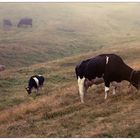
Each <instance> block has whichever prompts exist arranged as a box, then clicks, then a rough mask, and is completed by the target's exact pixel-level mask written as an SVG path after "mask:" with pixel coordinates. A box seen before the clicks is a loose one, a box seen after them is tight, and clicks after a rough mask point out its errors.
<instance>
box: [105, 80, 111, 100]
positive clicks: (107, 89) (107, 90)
mask: <svg viewBox="0 0 140 140" xmlns="http://www.w3.org/2000/svg"><path fill="white" fill-rule="evenodd" d="M109 85H110V83H109V82H105V99H107V94H108V92H109Z"/></svg>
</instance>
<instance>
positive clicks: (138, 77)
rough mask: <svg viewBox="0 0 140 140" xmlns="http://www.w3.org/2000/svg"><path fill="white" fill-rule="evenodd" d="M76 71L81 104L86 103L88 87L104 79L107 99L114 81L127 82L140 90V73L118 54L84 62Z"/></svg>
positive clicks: (99, 56)
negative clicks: (85, 96) (85, 95)
mask: <svg viewBox="0 0 140 140" xmlns="http://www.w3.org/2000/svg"><path fill="white" fill-rule="evenodd" d="M75 71H76V76H77V79H78V86H79V94H80V98H81V102H84V94H85V93H86V91H87V89H88V87H89V86H91V85H92V84H94V83H95V82H96V80H97V81H98V78H101V79H102V78H103V81H104V83H105V99H106V98H107V93H108V92H109V87H110V83H111V82H114V81H115V82H121V81H122V80H126V81H129V82H130V83H131V84H132V85H133V86H134V87H135V88H136V89H139V88H140V71H135V70H133V69H132V68H131V67H129V66H128V65H126V64H125V63H124V61H123V60H122V58H121V57H120V56H118V55H116V54H101V55H98V56H96V57H93V58H90V59H87V60H84V61H82V62H81V63H80V64H78V65H77V66H76V68H75ZM101 79H100V80H101Z"/></svg>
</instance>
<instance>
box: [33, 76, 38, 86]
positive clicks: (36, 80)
mask: <svg viewBox="0 0 140 140" xmlns="http://www.w3.org/2000/svg"><path fill="white" fill-rule="evenodd" d="M33 79H34V80H35V82H36V85H37V87H38V86H39V80H38V79H37V78H36V77H34V78H33Z"/></svg>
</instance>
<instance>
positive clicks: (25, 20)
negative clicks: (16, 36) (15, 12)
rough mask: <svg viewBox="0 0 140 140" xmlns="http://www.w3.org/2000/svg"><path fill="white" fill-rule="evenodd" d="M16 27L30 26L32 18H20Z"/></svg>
mask: <svg viewBox="0 0 140 140" xmlns="http://www.w3.org/2000/svg"><path fill="white" fill-rule="evenodd" d="M17 26H18V27H27V26H30V27H32V19H31V18H22V19H21V20H20V21H19V23H18V25H17Z"/></svg>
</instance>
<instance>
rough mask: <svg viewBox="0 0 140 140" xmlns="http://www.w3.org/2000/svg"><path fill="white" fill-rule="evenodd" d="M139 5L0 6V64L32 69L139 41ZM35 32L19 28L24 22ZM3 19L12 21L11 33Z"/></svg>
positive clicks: (37, 4) (57, 4)
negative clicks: (29, 21)
mask: <svg viewBox="0 0 140 140" xmlns="http://www.w3.org/2000/svg"><path fill="white" fill-rule="evenodd" d="M139 12H140V4H139V3H131V4H130V3H121V4H119V3H108V4H105V3H0V64H4V65H6V66H7V68H12V67H22V66H29V65H32V64H37V63H40V62H47V61H49V60H54V59H58V58H63V57H65V56H72V55H77V54H80V53H81V52H85V53H86V52H88V51H89V50H90V51H95V50H98V49H100V48H103V47H113V46H114V45H116V44H118V45H121V44H130V43H133V42H134V43H136V42H137V41H139V39H140V32H139V30H138V29H139V25H140V15H139ZM24 17H29V18H32V19H33V27H32V28H30V27H28V28H17V26H16V25H17V24H18V22H19V21H20V19H21V18H24ZM3 19H9V20H11V22H12V24H13V26H12V28H11V29H10V30H5V29H3Z"/></svg>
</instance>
